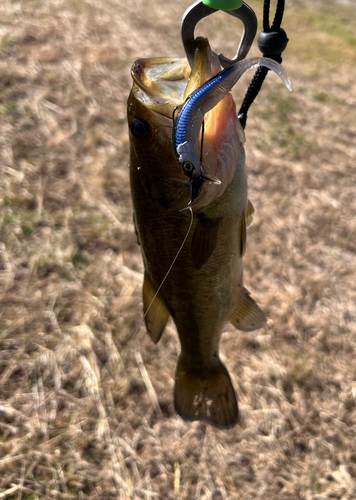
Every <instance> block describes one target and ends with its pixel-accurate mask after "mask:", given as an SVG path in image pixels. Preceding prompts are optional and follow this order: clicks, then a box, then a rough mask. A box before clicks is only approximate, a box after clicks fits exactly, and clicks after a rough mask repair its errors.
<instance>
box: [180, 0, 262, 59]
mask: <svg viewBox="0 0 356 500" xmlns="http://www.w3.org/2000/svg"><path fill="white" fill-rule="evenodd" d="M218 10H219V9H213V8H212V7H208V6H207V5H204V4H203V2H202V1H201V0H198V1H197V2H195V3H194V4H193V5H191V6H190V7H189V8H188V9H187V10H186V11H185V13H184V15H183V19H182V24H181V35H182V41H183V46H184V50H185V53H186V56H187V59H188V62H189V64H190V67H193V61H194V52H195V38H194V29H195V26H196V25H197V24H198V22H199V21H201V20H202V19H204V17H207V16H210V14H214V12H217V11H218ZM225 12H226V13H227V14H230V16H234V17H237V19H240V21H242V23H243V25H244V31H243V33H242V37H241V41H240V45H239V48H238V49H237V53H236V56H235V57H234V59H228V58H227V57H225V56H223V55H222V54H219V59H220V64H221V66H222V67H223V68H228V67H229V66H231V65H232V64H235V63H237V61H241V59H244V58H245V57H246V55H247V53H248V51H249V50H250V47H251V45H252V42H253V40H254V38H255V36H256V32H257V18H256V15H255V13H254V11H253V10H252V9H251V7H249V6H248V5H247V4H246V3H245V2H243V4H242V6H241V7H240V8H239V9H236V10H226V11H225Z"/></svg>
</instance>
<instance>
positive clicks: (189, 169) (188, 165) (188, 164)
mask: <svg viewBox="0 0 356 500" xmlns="http://www.w3.org/2000/svg"><path fill="white" fill-rule="evenodd" d="M182 167H183V170H184V173H185V174H188V175H190V174H191V173H192V172H193V170H194V165H193V163H191V162H190V161H185V162H184V163H183V165H182Z"/></svg>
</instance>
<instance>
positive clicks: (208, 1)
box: [202, 0, 243, 10]
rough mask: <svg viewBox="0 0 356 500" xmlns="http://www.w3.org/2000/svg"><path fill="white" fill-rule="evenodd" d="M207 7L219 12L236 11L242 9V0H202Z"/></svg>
mask: <svg viewBox="0 0 356 500" xmlns="http://www.w3.org/2000/svg"><path fill="white" fill-rule="evenodd" d="M202 2H203V4H204V5H206V6H207V7H212V8H213V9H219V10H236V9H239V8H240V7H242V4H243V0H202Z"/></svg>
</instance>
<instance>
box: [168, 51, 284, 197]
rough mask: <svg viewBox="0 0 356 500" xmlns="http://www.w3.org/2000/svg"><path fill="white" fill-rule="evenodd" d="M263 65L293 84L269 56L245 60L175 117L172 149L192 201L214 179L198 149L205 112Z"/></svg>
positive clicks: (194, 95)
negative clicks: (206, 168) (206, 169)
mask: <svg viewBox="0 0 356 500" xmlns="http://www.w3.org/2000/svg"><path fill="white" fill-rule="evenodd" d="M258 66H264V67H266V68H268V69H270V70H272V71H274V72H275V73H276V74H277V75H278V76H279V77H280V78H281V80H282V81H283V82H284V84H285V85H286V87H287V88H288V89H289V90H292V86H291V83H290V81H289V79H288V76H287V74H286V72H285V71H284V69H283V68H282V67H281V66H280V65H279V64H278V63H276V62H275V61H273V60H272V59H268V58H264V57H263V58H259V57H256V58H252V59H244V60H242V61H239V62H237V63H236V64H234V65H232V66H230V67H228V68H225V69H223V70H222V71H220V73H218V74H217V75H216V76H214V77H213V78H211V79H210V80H208V81H207V82H206V83H205V84H204V85H202V86H201V87H200V88H199V89H197V90H196V91H195V92H193V93H192V94H191V95H189V96H188V98H187V99H186V100H185V101H184V103H183V105H182V106H181V107H180V109H179V110H178V112H177V113H175V114H174V116H173V134H172V139H173V148H174V152H175V156H176V158H177V161H178V163H179V165H180V167H181V169H182V171H183V173H184V174H185V175H186V176H187V177H188V178H189V179H190V183H191V200H190V203H192V202H193V201H194V200H195V199H196V198H197V197H198V196H199V194H200V192H201V189H202V187H203V184H204V182H205V181H213V182H214V180H212V179H209V177H207V176H206V175H205V174H204V165H203V163H202V159H201V154H200V152H199V145H198V143H199V137H200V130H201V127H202V123H203V120H204V115H205V114H206V113H207V112H208V111H210V110H211V109H213V108H214V107H215V106H216V105H217V104H218V103H219V102H220V101H221V100H222V99H223V98H224V97H225V96H226V95H227V94H228V93H229V92H230V90H231V89H232V87H233V86H234V85H235V84H236V83H237V82H238V80H239V79H240V78H241V77H242V76H243V75H244V74H245V73H246V72H247V71H249V70H250V69H253V68H256V67H258Z"/></svg>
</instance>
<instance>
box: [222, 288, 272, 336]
mask: <svg viewBox="0 0 356 500" xmlns="http://www.w3.org/2000/svg"><path fill="white" fill-rule="evenodd" d="M266 321H267V318H266V315H265V313H264V312H263V311H262V309H261V308H260V307H259V306H258V305H257V304H256V302H255V301H254V300H253V298H252V297H251V295H250V293H249V292H248V291H247V290H246V288H244V289H243V296H242V298H241V300H240V302H239V305H238V306H237V308H236V309H235V311H234V312H233V314H232V316H231V318H230V323H232V324H233V325H234V327H235V328H237V329H238V330H242V331H243V332H252V331H253V330H258V328H262V327H263V326H264V325H265V324H266Z"/></svg>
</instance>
